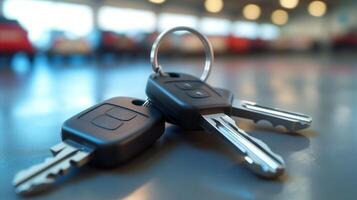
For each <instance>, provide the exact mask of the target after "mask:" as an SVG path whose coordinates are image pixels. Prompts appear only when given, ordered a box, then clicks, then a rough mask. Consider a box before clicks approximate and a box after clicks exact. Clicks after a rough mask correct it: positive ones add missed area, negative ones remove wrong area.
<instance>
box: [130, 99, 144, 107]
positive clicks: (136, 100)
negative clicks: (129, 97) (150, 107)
mask: <svg viewBox="0 0 357 200" xmlns="http://www.w3.org/2000/svg"><path fill="white" fill-rule="evenodd" d="M144 102H145V101H143V100H140V99H134V100H133V101H132V102H131V103H132V104H134V105H136V106H142V105H143V104H144Z"/></svg>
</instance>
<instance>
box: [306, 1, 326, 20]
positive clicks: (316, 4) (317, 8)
mask: <svg viewBox="0 0 357 200" xmlns="http://www.w3.org/2000/svg"><path fill="white" fill-rule="evenodd" d="M308 11H309V13H310V15H312V16H315V17H321V16H323V15H324V14H325V13H326V3H325V2H323V1H313V2H311V3H310V4H309V7H308Z"/></svg>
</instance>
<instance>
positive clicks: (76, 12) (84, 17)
mask: <svg viewBox="0 0 357 200" xmlns="http://www.w3.org/2000/svg"><path fill="white" fill-rule="evenodd" d="M4 15H5V17H7V18H11V19H16V20H18V21H19V22H20V23H21V24H22V26H24V28H25V29H27V30H28V32H29V37H30V40H31V41H33V42H34V43H36V44H37V45H38V46H41V44H43V43H45V42H46V40H48V39H49V32H50V31H52V30H59V31H63V32H65V33H66V35H68V36H70V37H82V36H86V35H88V34H89V33H90V32H91V30H92V28H93V16H92V15H93V13H92V10H91V9H90V7H89V6H86V5H80V4H72V3H57V2H50V1H39V0H26V1H24V0H6V1H5V2H4Z"/></svg>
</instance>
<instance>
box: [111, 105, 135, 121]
mask: <svg viewBox="0 0 357 200" xmlns="http://www.w3.org/2000/svg"><path fill="white" fill-rule="evenodd" d="M106 114H107V115H109V116H111V117H114V118H116V119H119V120H122V121H129V120H131V119H133V118H134V117H136V113H134V112H133V111H130V110H128V109H125V108H118V107H116V108H112V109H110V110H108V111H107V113H106Z"/></svg>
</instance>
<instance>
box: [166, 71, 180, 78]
mask: <svg viewBox="0 0 357 200" xmlns="http://www.w3.org/2000/svg"><path fill="white" fill-rule="evenodd" d="M168 74H169V76H170V77H171V78H178V77H180V75H179V74H178V73H172V72H170V73H168Z"/></svg>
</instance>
